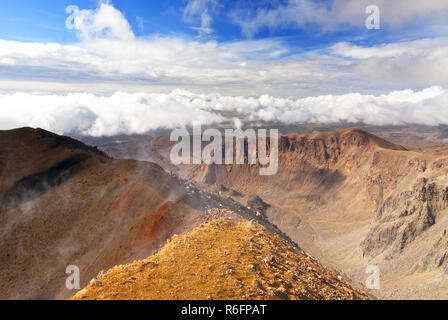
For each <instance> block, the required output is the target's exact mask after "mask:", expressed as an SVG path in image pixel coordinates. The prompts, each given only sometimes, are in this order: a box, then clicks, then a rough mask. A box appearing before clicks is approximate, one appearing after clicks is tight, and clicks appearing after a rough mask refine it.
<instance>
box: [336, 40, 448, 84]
mask: <svg viewBox="0 0 448 320" xmlns="http://www.w3.org/2000/svg"><path fill="white" fill-rule="evenodd" d="M331 50H332V52H333V53H334V54H337V55H340V56H343V57H345V58H351V59H355V62H353V63H352V64H350V66H349V68H350V69H351V70H353V72H356V73H358V74H361V75H365V76H366V77H370V78H377V79H379V80H388V81H395V82H399V83H402V84H403V85H405V84H407V83H413V84H415V83H420V84H424V85H444V86H446V85H448V74H447V72H446V70H448V38H437V39H422V40H416V41H409V42H401V43H392V44H384V45H379V46H376V47H360V46H357V45H353V44H350V43H339V44H337V45H335V46H333V47H332V48H331Z"/></svg>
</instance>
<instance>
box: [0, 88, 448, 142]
mask: <svg viewBox="0 0 448 320" xmlns="http://www.w3.org/2000/svg"><path fill="white" fill-rule="evenodd" d="M0 106H2V108H0V129H3V130H5V129H12V128H16V127H23V126H31V127H40V128H44V129H47V130H50V131H54V132H57V133H60V134H70V133H81V134H88V135H93V136H102V135H106V136H110V135H116V134H132V133H140V134H141V133H144V132H147V131H149V130H154V129H159V128H176V127H181V126H188V125H192V124H193V123H194V122H201V123H202V124H204V125H205V124H213V123H222V122H223V121H233V123H234V124H235V125H237V126H238V125H242V123H241V122H240V121H238V120H235V119H234V118H231V119H226V118H225V117H223V116H221V115H220V114H219V111H236V112H239V113H241V114H242V115H244V116H245V117H249V118H251V119H253V120H265V121H280V122H282V123H286V124H292V123H337V122H339V121H349V122H364V123H366V124H372V125H399V124H423V125H439V124H448V108H447V106H448V90H447V89H443V88H441V87H431V88H427V89H424V90H422V91H417V92H414V91H412V90H404V91H395V92H391V93H389V94H386V95H377V96H374V95H361V94H359V93H350V94H345V95H339V96H333V95H326V96H318V97H309V98H303V99H285V98H274V97H272V96H268V95H264V96H261V97H259V98H253V97H243V96H240V97H231V96H221V95H219V94H195V93H192V92H189V91H185V90H174V91H173V92H171V93H169V94H155V93H154V94H147V93H146V94H143V93H140V94H130V93H123V92H117V93H115V94H113V95H111V96H97V95H93V94H82V93H74V94H68V95H50V94H30V93H15V94H0Z"/></svg>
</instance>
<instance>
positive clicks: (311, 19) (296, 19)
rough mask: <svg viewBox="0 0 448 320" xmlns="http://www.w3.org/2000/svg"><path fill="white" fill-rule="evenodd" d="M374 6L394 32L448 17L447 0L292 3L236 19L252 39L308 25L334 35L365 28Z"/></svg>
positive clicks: (297, 0)
mask: <svg viewBox="0 0 448 320" xmlns="http://www.w3.org/2000/svg"><path fill="white" fill-rule="evenodd" d="M372 4H375V5H376V6H378V7H379V8H380V10H381V24H382V25H384V26H387V27H391V28H400V27H402V26H404V25H406V24H407V23H410V22H413V23H415V22H416V20H422V21H424V20H425V19H428V18H430V19H431V20H437V19H443V18H446V15H447V14H448V1H446V0H426V1H421V0H393V1H391V0H375V1H373V2H372V1H371V0H331V1H330V2H324V1H313V0H289V1H288V2H287V4H285V5H279V6H278V7H276V8H274V9H260V10H257V12H256V14H255V15H254V16H249V17H248V16H247V14H246V13H241V12H234V13H233V18H234V20H235V22H236V23H237V24H239V25H240V26H241V28H242V31H243V33H244V34H245V35H246V36H248V37H252V36H253V35H255V34H256V33H258V32H259V31H260V30H261V29H262V28H270V29H277V28H284V27H287V26H296V27H299V28H301V27H304V26H306V25H307V24H314V25H318V26H320V27H321V29H322V30H323V31H326V32H332V31H340V30H342V29H344V28H350V27H357V28H364V27H365V20H366V18H367V14H366V13H365V12H366V8H367V6H369V5H372ZM441 21H443V20H441ZM445 23H446V22H445ZM313 30H314V28H313Z"/></svg>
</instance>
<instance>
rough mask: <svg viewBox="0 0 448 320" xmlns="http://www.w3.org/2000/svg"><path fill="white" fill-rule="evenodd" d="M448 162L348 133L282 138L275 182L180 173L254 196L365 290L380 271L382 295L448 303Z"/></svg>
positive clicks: (219, 172) (236, 174)
mask: <svg viewBox="0 0 448 320" xmlns="http://www.w3.org/2000/svg"><path fill="white" fill-rule="evenodd" d="M164 139H165V138H164V137H160V138H156V139H154V144H153V148H154V149H155V150H156V151H157V152H156V154H159V155H160V158H161V159H165V158H166V157H168V153H167V152H168V151H169V146H170V144H169V143H167V142H166V141H165V140H164ZM163 141H165V143H163ZM447 159H448V147H446V146H441V147H431V148H425V149H418V150H407V149H406V148H404V147H401V146H399V145H396V144H393V143H390V142H388V141H386V140H384V139H381V138H379V137H377V136H375V135H372V134H370V133H367V132H365V131H362V130H359V129H343V130H338V131H334V132H324V133H316V134H311V135H297V134H289V135H285V136H281V137H280V140H279V171H278V173H277V174H276V175H274V176H260V175H259V168H258V167H257V166H254V165H197V166H179V167H178V168H176V169H175V170H176V172H179V174H181V175H182V176H184V177H185V178H187V179H191V180H192V181H195V182H197V183H199V184H201V185H203V187H206V188H209V189H210V190H215V192H220V193H221V194H225V195H228V196H231V197H234V198H235V199H238V201H241V202H243V203H246V204H247V206H251V204H253V203H252V202H251V200H253V197H254V196H255V195H256V196H257V197H258V198H259V199H257V203H259V204H260V203H264V204H265V205H263V208H264V212H263V214H265V215H266V216H267V218H268V219H269V221H271V222H273V223H274V224H276V225H277V226H278V227H279V228H280V229H281V230H282V231H283V232H285V233H286V234H287V235H288V236H290V237H291V238H292V239H293V240H295V241H296V242H297V243H300V245H301V247H302V248H304V249H305V250H306V251H307V252H310V253H311V254H313V255H314V256H316V257H317V258H318V259H319V261H322V262H324V263H326V264H328V265H331V266H333V267H336V268H339V269H340V270H342V271H344V272H345V273H346V274H347V275H349V276H350V277H351V278H352V279H354V280H355V281H358V282H360V283H364V281H365V279H366V274H365V270H366V267H367V266H369V265H371V264H376V265H378V266H379V267H380V270H381V275H382V284H383V285H382V288H381V290H380V291H378V292H376V293H375V294H378V295H379V296H381V297H384V298H439V297H445V298H448V296H447V295H446V292H448V291H447V289H448V279H447V275H446V272H445V271H444V270H446V265H447V263H448V262H447V259H446V253H447V251H446V246H444V244H445V243H446V231H445V230H447V229H448V218H447V215H446V213H447V204H448V201H447V199H448V196H447V195H446V188H447V187H448V181H447V178H446V177H447V174H448V165H447V164H448V161H447ZM158 163H159V164H161V165H163V163H164V161H159V162H158ZM167 169H168V170H173V168H167ZM260 200H261V201H262V202H260ZM266 205H267V206H266Z"/></svg>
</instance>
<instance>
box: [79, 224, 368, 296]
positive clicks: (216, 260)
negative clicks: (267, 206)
mask: <svg viewBox="0 0 448 320" xmlns="http://www.w3.org/2000/svg"><path fill="white" fill-rule="evenodd" d="M73 299H74V300H110V299H120V300H143V299H149V300H206V299H208V300H213V299H215V300H247V299H251V300H253V299H257V300H258V299H268V300H279V299H283V300H288V299H313V300H321V299H331V300H336V299H337V300H352V299H367V296H366V295H365V294H363V293H361V292H359V291H357V290H355V289H354V288H353V287H351V286H350V285H348V284H347V283H345V282H344V281H342V279H341V278H340V277H339V278H338V276H337V275H335V274H334V273H332V272H330V271H329V270H327V269H326V268H324V267H322V266H321V265H320V264H319V263H317V262H316V261H315V260H314V259H313V258H311V257H310V256H308V255H307V254H305V253H304V252H303V251H301V250H299V249H298V248H297V247H295V246H294V245H293V244H292V243H290V242H288V241H287V240H285V239H282V238H280V237H279V236H278V235H277V234H275V233H272V232H269V231H268V230H267V229H266V228H264V227H263V226H261V225H260V224H258V223H255V222H253V221H248V220H243V219H233V218H228V219H217V220H212V221H208V222H205V223H204V224H202V225H201V226H199V227H198V228H196V229H195V230H193V231H192V232H191V233H189V234H187V235H184V236H174V237H173V238H172V239H171V240H169V241H168V242H167V244H166V245H165V246H164V247H163V248H162V249H161V250H160V251H159V252H157V253H156V254H155V255H153V256H151V257H149V258H147V259H145V260H141V261H135V262H133V263H132V264H128V265H121V266H116V267H114V268H112V269H110V270H109V271H107V272H101V273H100V274H99V275H98V277H97V279H93V280H92V282H91V284H90V285H89V286H87V287H86V288H84V289H83V290H81V291H80V292H78V293H77V294H76V295H75V296H74V297H73Z"/></svg>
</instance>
